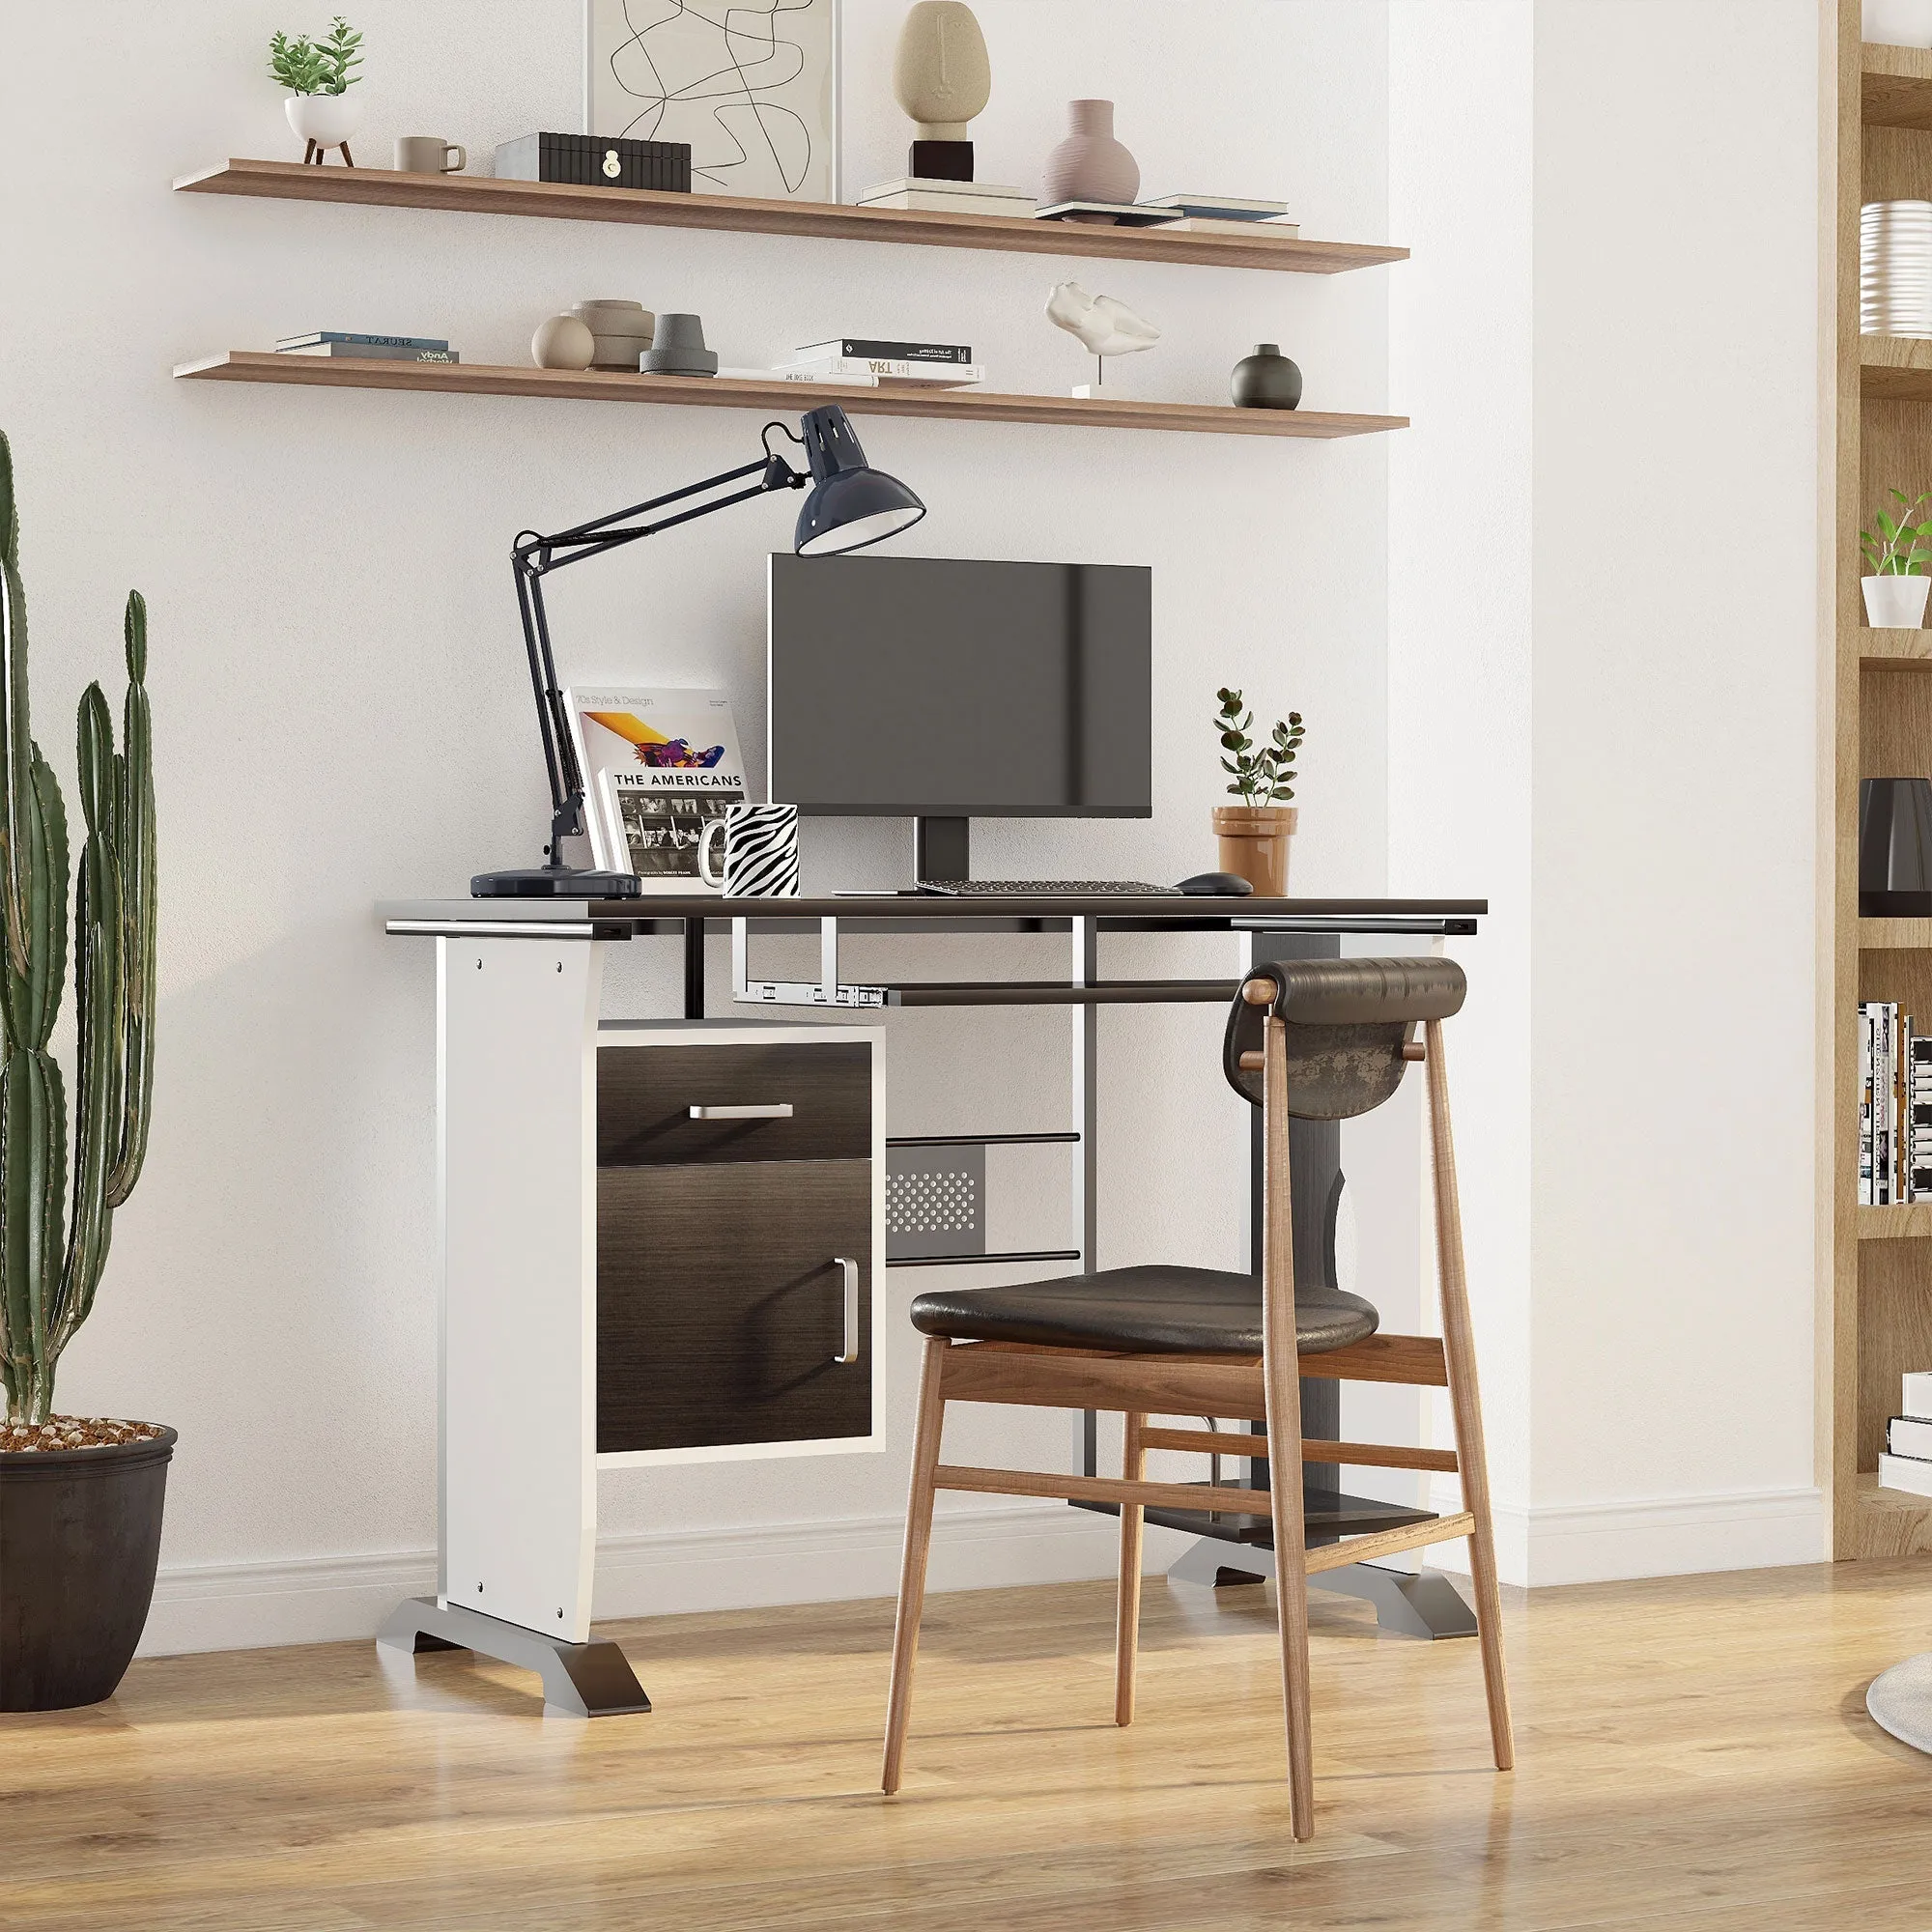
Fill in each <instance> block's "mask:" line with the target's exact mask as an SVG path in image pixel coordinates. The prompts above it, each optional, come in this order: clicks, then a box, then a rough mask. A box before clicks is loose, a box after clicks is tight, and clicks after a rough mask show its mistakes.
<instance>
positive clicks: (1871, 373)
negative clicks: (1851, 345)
mask: <svg viewBox="0 0 1932 1932" xmlns="http://www.w3.org/2000/svg"><path fill="white" fill-rule="evenodd" d="M1859 392H1860V394H1861V395H1865V396H1877V397H1881V398H1883V399H1884V400H1885V401H1887V402H1892V403H1932V342H1926V341H1921V340H1920V339H1919V338H1918V336H1916V335H1861V336H1860V337H1859Z"/></svg>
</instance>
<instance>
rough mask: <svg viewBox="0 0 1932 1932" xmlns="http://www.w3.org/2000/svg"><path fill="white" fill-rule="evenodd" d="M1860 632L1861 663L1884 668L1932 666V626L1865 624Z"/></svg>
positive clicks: (1858, 633)
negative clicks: (1902, 627) (1912, 627)
mask: <svg viewBox="0 0 1932 1932" xmlns="http://www.w3.org/2000/svg"><path fill="white" fill-rule="evenodd" d="M1856 635H1857V639H1858V647H1859V662H1860V663H1861V664H1865V665H1871V666H1873V667H1875V668H1879V669H1881V670H1884V669H1898V670H1932V630H1922V629H1921V630H1917V631H1899V630H1889V629H1881V628H1880V627H1878V626H1876V625H1870V624H1861V625H1859V626H1858V627H1857V633H1856Z"/></svg>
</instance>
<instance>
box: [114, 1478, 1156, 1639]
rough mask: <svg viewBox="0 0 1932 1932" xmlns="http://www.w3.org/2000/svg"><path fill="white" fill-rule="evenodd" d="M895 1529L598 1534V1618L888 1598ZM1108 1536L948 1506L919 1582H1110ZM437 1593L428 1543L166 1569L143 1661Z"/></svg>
mask: <svg viewBox="0 0 1932 1932" xmlns="http://www.w3.org/2000/svg"><path fill="white" fill-rule="evenodd" d="M903 1533H904V1520H903V1519H902V1518H900V1517H899V1516H897V1515H896V1514H895V1515H893V1516H890V1517H887V1516H874V1517H848V1518H842V1519H834V1520H829V1521H824V1522H815V1523H764V1524H752V1525H749V1526H747V1527H745V1528H741V1529H727V1530H660V1531H654V1532H651V1533H648V1534H645V1535H641V1536H622V1537H609V1538H605V1539H603V1540H602V1541H600V1543H599V1544H598V1548H597V1582H596V1613H597V1615H598V1616H599V1617H600V1618H607V1617H638V1616H668V1615H673V1614H675V1613H677V1612H679V1611H685V1610H718V1609H747V1608H754V1607H758V1606H762V1605H772V1604H816V1603H833V1602H837V1601H840V1600H844V1599H849V1598H856V1597H887V1596H891V1595H892V1594H893V1593H894V1592H895V1590H896V1589H897V1588H898V1567H899V1542H900V1538H901V1536H902V1535H903ZM1119 1538H1120V1531H1119V1528H1118V1526H1117V1525H1116V1523H1115V1520H1114V1519H1113V1518H1112V1517H1106V1516H1098V1515H1095V1514H1094V1512H1093V1511H1091V1510H1074V1509H1068V1508H1066V1507H1065V1504H1059V1503H1022V1504H1017V1505H1005V1506H1002V1507H999V1508H992V1509H965V1510H949V1511H946V1512H943V1513H942V1514H941V1515H940V1516H938V1517H937V1518H936V1519H935V1520H934V1523H933V1541H932V1557H931V1569H930V1587H931V1588H932V1589H934V1590H965V1589H997V1588H1002V1587H1006V1586H1009V1585H1013V1584H1023V1583H1061V1582H1069V1581H1073V1580H1075V1579H1078V1578H1084V1577H1110V1576H1112V1575H1113V1574H1114V1566H1115V1564H1116V1562H1117V1561H1118V1560H1119V1548H1120V1543H1119ZM1186 1542H1187V1539H1185V1538H1182V1537H1179V1536H1177V1535H1175V1534H1174V1533H1173V1532H1171V1531H1166V1530H1157V1529H1151V1530H1149V1532H1148V1537H1147V1548H1148V1560H1149V1567H1150V1568H1165V1567H1166V1565H1167V1564H1168V1563H1169V1562H1171V1561H1172V1560H1173V1559H1174V1557H1175V1556H1176V1555H1178V1554H1179V1551H1180V1549H1181V1548H1184V1547H1185V1544H1186ZM435 1589H436V1554H435V1552H434V1551H433V1550H428V1549H405V1550H395V1551H390V1552H385V1553H383V1554H378V1555H371V1556H339V1557H335V1556H321V1557H296V1558H292V1559H286V1560H282V1561H270V1562H263V1563H219V1564H181V1565H176V1566H172V1567H164V1568H163V1569H162V1571H161V1574H160V1576H159V1577H158V1579H157V1580H156V1585H155V1606H154V1609H153V1611H152V1613H151V1614H150V1615H149V1618H148V1628H147V1630H146V1632H145V1633H144V1634H143V1635H142V1638H141V1649H140V1655H141V1656H143V1657H166V1656H174V1655H177V1654H179V1653H183V1652H186V1651H197V1650H253V1649H259V1648H266V1647H269V1646H272V1645H277V1644H290V1643H331V1642H340V1641H343V1640H345V1639H349V1638H355V1637H367V1636H373V1635H374V1634H375V1633H376V1631H377V1629H378V1627H379V1626H380V1625H381V1623H382V1622H383V1619H384V1617H386V1616H387V1615H388V1613H389V1612H390V1611H391V1610H392V1609H394V1608H395V1606H396V1605H397V1604H398V1603H399V1602H400V1601H401V1600H402V1599H403V1598H405V1597H426V1596H429V1595H431V1594H432V1593H433V1592H434V1591H435Z"/></svg>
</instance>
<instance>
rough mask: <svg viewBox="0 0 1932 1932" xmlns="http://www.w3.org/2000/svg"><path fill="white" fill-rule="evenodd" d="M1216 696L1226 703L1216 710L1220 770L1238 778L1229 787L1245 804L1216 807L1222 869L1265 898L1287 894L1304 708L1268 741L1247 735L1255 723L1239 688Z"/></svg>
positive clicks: (1293, 713)
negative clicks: (1297, 755)
mask: <svg viewBox="0 0 1932 1932" xmlns="http://www.w3.org/2000/svg"><path fill="white" fill-rule="evenodd" d="M1214 696H1216V697H1218V698H1219V699H1220V700H1221V708H1220V710H1219V711H1218V712H1216V713H1215V715H1214V731H1215V735H1216V736H1217V737H1218V738H1219V739H1220V741H1221V750H1222V753H1224V755H1223V757H1222V759H1221V769H1222V770H1223V771H1224V772H1227V773H1229V774H1230V775H1231V776H1232V777H1233V779H1234V783H1233V784H1231V785H1230V786H1229V787H1228V789H1229V791H1230V792H1232V793H1233V794H1234V795H1235V796H1236V798H1238V799H1239V800H1240V801H1241V803H1240V804H1239V805H1217V806H1216V807H1215V808H1214V833H1215V836H1216V838H1219V840H1220V844H1221V869H1222V871H1224V872H1233V873H1235V874H1236V876H1237V877H1240V878H1243V879H1245V880H1247V882H1248V883H1249V885H1251V886H1253V887H1254V889H1255V891H1256V892H1257V893H1258V894H1259V895H1261V896H1262V897H1263V898H1276V899H1278V898H1282V897H1284V896H1286V895H1287V893H1288V841H1289V839H1290V838H1293V835H1294V816H1295V809H1294V807H1293V806H1292V805H1290V804H1289V803H1288V800H1290V799H1292V798H1293V796H1294V779H1295V771H1294V754H1295V753H1296V752H1298V751H1299V750H1300V749H1301V741H1302V739H1303V738H1304V737H1305V736H1306V735H1307V733H1306V731H1305V729H1304V728H1303V726H1302V723H1301V713H1300V712H1298V711H1291V712H1290V713H1289V714H1288V717H1287V719H1286V720H1285V721H1278V722H1277V723H1276V725H1275V727H1274V730H1273V731H1272V733H1271V734H1270V735H1269V737H1268V738H1267V740H1266V742H1265V743H1264V744H1261V745H1257V744H1256V743H1255V741H1254V740H1253V739H1252V738H1250V737H1249V736H1248V727H1249V726H1250V725H1252V724H1253V723H1254V722H1255V716H1254V713H1253V712H1252V711H1249V710H1248V709H1247V708H1246V705H1245V703H1244V701H1243V700H1242V697H1241V694H1240V693H1239V692H1238V691H1229V690H1226V689H1225V688H1224V689H1223V690H1220V691H1217V692H1216V693H1215V694H1214Z"/></svg>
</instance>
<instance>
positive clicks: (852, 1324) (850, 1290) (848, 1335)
mask: <svg viewBox="0 0 1932 1932" xmlns="http://www.w3.org/2000/svg"><path fill="white" fill-rule="evenodd" d="M833 1265H834V1266H835V1267H840V1268H843V1269H844V1270H845V1352H844V1353H843V1354H842V1355H834V1356H833V1358H832V1359H833V1360H834V1361H835V1362H842V1363H845V1364H848V1365H849V1364H850V1363H853V1362H856V1361H857V1360H858V1359H859V1264H858V1263H857V1262H854V1261H847V1260H846V1259H845V1257H844V1256H843V1255H836V1256H834V1257H833Z"/></svg>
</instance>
